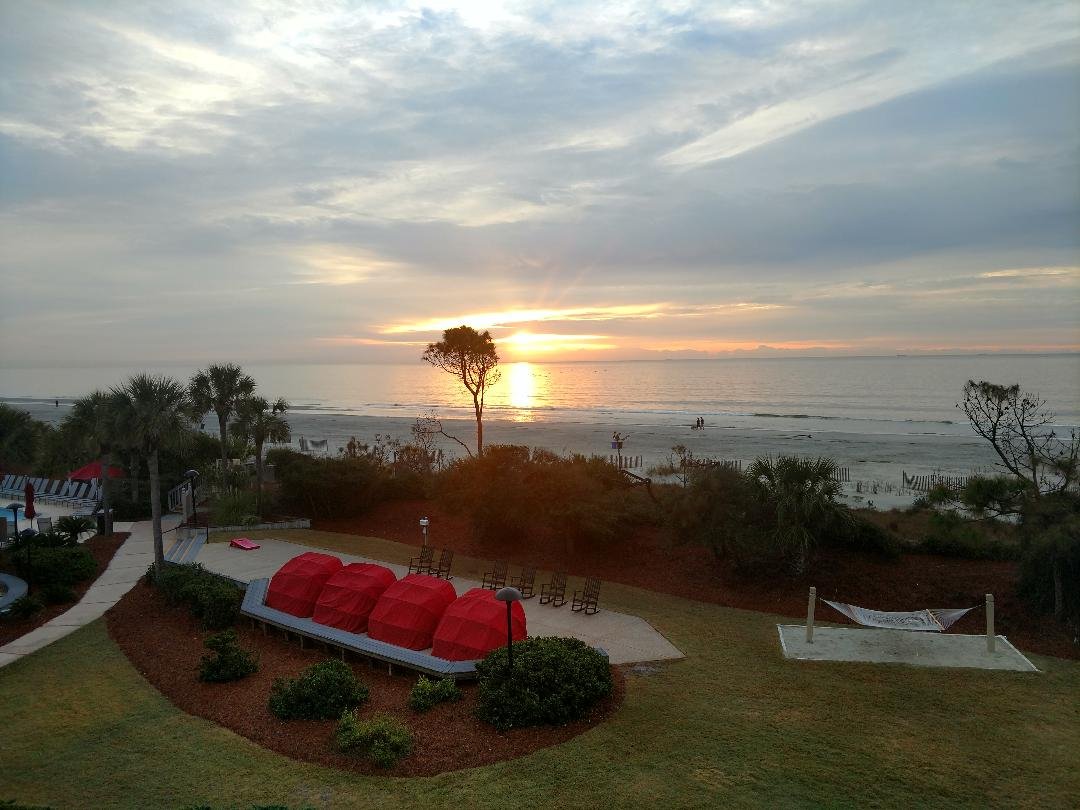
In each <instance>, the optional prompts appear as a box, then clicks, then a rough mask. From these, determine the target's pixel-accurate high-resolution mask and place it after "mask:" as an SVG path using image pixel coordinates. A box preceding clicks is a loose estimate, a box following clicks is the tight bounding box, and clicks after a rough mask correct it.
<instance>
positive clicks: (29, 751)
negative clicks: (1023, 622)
mask: <svg viewBox="0 0 1080 810" xmlns="http://www.w3.org/2000/svg"><path fill="white" fill-rule="evenodd" d="M273 534H274V536H278V537H283V539H284V535H285V534H287V533H281V532H278V533H273ZM326 534H328V533H302V535H301V537H303V538H304V539H305V540H306V541H307V542H309V543H311V544H312V545H317V546H320V547H324V548H335V549H336V550H340V551H346V550H349V551H354V552H355V553H360V554H370V555H371V556H378V557H381V558H383V559H388V560H391V561H393V560H395V559H398V560H399V559H400V557H396V556H393V555H398V554H400V553H402V552H403V551H404V552H405V553H407V552H408V547H406V546H403V545H401V544H397V543H390V542H389V541H384V540H377V539H374V538H369V539H361V538H352V539H349V538H348V536H345V535H336V536H331V537H326V536H322V535H326ZM317 535H318V536H317ZM335 538H336V539H335ZM289 539H293V540H298V539H300V538H296V537H292V538H289ZM331 542H339V543H341V544H343V546H342V547H334V546H331V545H330V543H331ZM382 544H389V545H382ZM345 546H347V547H345ZM376 551H379V552H380V553H376ZM460 573H461V575H466V573H467V571H466V568H463V569H462V570H461V572H460ZM605 589H606V590H605V603H606V604H607V605H608V606H610V607H611V608H612V609H617V610H625V611H628V612H633V613H637V614H639V615H641V616H644V617H645V618H646V619H648V620H649V621H650V622H652V624H653V625H655V626H656V627H657V628H658V629H659V630H661V631H662V632H663V633H664V634H665V635H667V636H668V638H670V639H671V640H672V641H673V642H674V643H675V644H676V645H677V646H679V647H680V649H682V650H683V651H684V652H686V654H687V658H686V660H683V661H679V662H674V663H670V664H665V665H662V666H660V667H658V668H657V671H656V672H655V673H654V674H650V675H634V674H631V675H629V676H628V686H627V697H626V701H625V703H624V705H623V706H622V708H621V709H620V710H619V712H618V713H617V714H616V715H615V717H614V718H612V719H611V720H609V721H608V722H606V723H604V724H603V725H601V726H599V727H598V728H596V729H594V730H592V731H590V732H588V733H586V734H583V735H581V736H579V737H577V738H575V739H573V740H571V741H570V742H568V743H566V744H564V745H561V746H557V747H554V748H550V749H546V750H543V751H539V752H537V753H535V754H533V755H531V756H528V757H524V758H522V759H518V760H514V761H510V762H504V763H500V764H497V765H493V766H489V767H484V768H477V769H473V770H468V771H461V772H456V773H447V774H442V775H439V776H436V777H431V778H424V779H408V780H405V779H389V778H375V777H361V776H355V775H352V774H347V773H343V772H338V771H334V770H330V769H326V768H323V767H318V766H313V765H308V764H303V763H298V762H293V761H291V760H288V759H285V758H283V757H281V756H279V755H277V754H274V753H272V752H269V751H266V750H264V749H262V748H259V747H258V746H256V745H254V744H252V743H250V742H248V741H247V740H245V739H243V738H241V737H237V736H236V735H234V734H232V733H231V732H229V731H225V730H223V729H221V728H218V727H216V726H213V725H212V724H210V723H208V722H206V721H203V720H200V719H197V718H193V717H190V716H188V715H185V714H183V713H182V712H180V711H178V710H177V709H175V708H174V707H173V706H172V705H171V704H169V703H168V702H167V701H166V700H165V699H164V698H162V697H161V696H160V694H159V693H158V692H157V691H155V690H154V689H153V688H152V687H150V686H149V685H148V684H147V683H146V682H145V681H144V680H143V679H142V678H141V676H140V675H139V674H138V673H137V672H136V671H135V670H134V669H133V668H132V667H131V666H130V664H128V662H127V659H126V658H125V657H124V656H123V654H122V653H121V652H120V650H119V649H118V648H117V647H116V646H115V645H114V644H113V643H112V641H111V640H110V639H109V638H108V635H107V633H106V631H105V628H104V624H103V622H101V621H99V622H96V623H94V624H92V625H90V626H88V627H86V628H84V629H82V630H80V631H78V632H77V633H75V634H73V635H71V636H69V637H67V638H65V639H62V640H61V641H59V642H57V643H55V644H53V645H51V646H50V647H47V648H45V649H44V650H42V651H40V652H38V653H36V654H34V655H32V656H29V657H28V658H26V659H24V660H22V661H20V662H17V663H15V664H12V665H10V666H8V667H6V668H4V669H2V670H0V697H2V700H0V729H2V732H0V734H2V738H3V743H2V749H3V752H4V753H3V758H4V763H3V768H2V770H0V799H7V798H18V799H20V800H21V801H23V802H32V803H38V804H49V805H52V806H53V807H56V808H67V807H87V806H92V807H149V806H154V807H183V806H184V805H186V804H192V803H206V804H211V805H214V806H247V805H249V804H251V803H256V802H259V803H283V804H287V805H291V806H294V807H295V806H304V805H310V806H314V807H381V808H390V807H417V806H420V807H441V806H453V807H496V806H497V807H504V806H506V803H507V802H508V801H510V802H512V803H513V804H515V805H521V806H537V807H540V806H560V807H567V808H574V807H583V806H587V807H605V808H613V807H640V806H651V805H657V806H667V807H722V806H747V805H750V806H760V805H766V804H771V805H775V806H782V807H789V806H810V805H828V806H832V807H844V806H849V807H868V806H889V807H920V806H926V807H930V806H937V807H940V806H951V807H956V806H970V807H976V806H978V807H985V806H1010V807H1015V806H1039V807H1065V806H1072V805H1073V803H1074V802H1075V797H1076V796H1078V795H1080V769H1077V768H1076V761H1077V757H1078V756H1080V663H1077V662H1070V661H1062V660H1059V659H1053V658H1045V657H1039V656H1033V657H1032V660H1033V661H1034V662H1035V664H1036V666H1038V667H1039V668H1040V669H1042V670H1043V672H1042V673H1037V674H1028V673H1013V672H983V671H977V670H934V669H917V668H907V667H888V666H874V665H869V664H839V663H836V664H830V663H797V662H789V661H786V660H784V659H783V658H781V656H780V651H779V645H778V643H777V636H776V627H775V625H776V621H777V620H776V618H775V617H770V616H767V615H763V614H759V613H752V612H747V611H739V610H733V609H730V608H722V607H718V606H715V605H709V604H703V603H699V602H692V601H689V600H684V599H679V598H677V597H673V596H668V595H664V594H657V593H651V592H648V591H643V590H640V589H636V588H631V587H627V586H617V585H612V586H611V587H610V589H608V584H607V583H605ZM177 677H187V676H186V675H185V674H183V673H177ZM191 677H194V676H193V675H192V676H191Z"/></svg>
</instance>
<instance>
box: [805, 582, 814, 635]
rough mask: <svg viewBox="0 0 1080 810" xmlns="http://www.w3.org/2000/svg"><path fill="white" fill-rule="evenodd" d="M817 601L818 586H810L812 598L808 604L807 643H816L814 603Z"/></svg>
mask: <svg viewBox="0 0 1080 810" xmlns="http://www.w3.org/2000/svg"><path fill="white" fill-rule="evenodd" d="M816 602H817V588H816V587H814V586H813V585H811V586H810V599H809V600H808V601H807V604H806V643H807V644H813V643H814V605H815V603H816Z"/></svg>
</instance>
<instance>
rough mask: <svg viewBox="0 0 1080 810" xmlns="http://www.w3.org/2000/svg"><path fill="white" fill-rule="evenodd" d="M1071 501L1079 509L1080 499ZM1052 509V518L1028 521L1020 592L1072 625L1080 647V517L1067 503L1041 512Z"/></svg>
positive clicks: (1044, 610)
mask: <svg viewBox="0 0 1080 810" xmlns="http://www.w3.org/2000/svg"><path fill="white" fill-rule="evenodd" d="M1046 500H1049V499H1046ZM1062 500H1064V499H1062ZM1068 500H1072V504H1071V506H1072V509H1073V510H1077V509H1080V499H1076V498H1075V497H1074V498H1072V499H1068ZM1051 506H1052V507H1053V511H1054V512H1056V514H1054V515H1052V516H1050V515H1046V514H1043V515H1036V516H1032V517H1028V523H1029V526H1031V529H1030V536H1029V539H1028V542H1027V546H1026V548H1025V550H1024V555H1023V557H1022V558H1021V561H1020V582H1019V584H1018V586H1017V591H1018V593H1019V594H1020V595H1021V596H1022V597H1024V599H1026V600H1027V602H1028V603H1029V604H1030V605H1031V606H1032V607H1033V608H1035V609H1036V610H1038V611H1039V612H1042V613H1051V612H1052V613H1054V615H1055V616H1056V617H1057V618H1058V619H1060V620H1063V621H1065V622H1066V623H1067V624H1069V625H1070V626H1071V627H1072V631H1073V641H1074V643H1077V644H1080V513H1078V512H1077V511H1072V512H1071V514H1070V513H1069V504H1068V503H1058V504H1047V505H1046V506H1040V509H1041V510H1042V511H1044V512H1045V511H1048V509H1047V507H1051ZM1046 517H1052V519H1051V520H1046V519H1045V518H1046ZM1033 518H1034V519H1033ZM1025 529H1028V526H1025Z"/></svg>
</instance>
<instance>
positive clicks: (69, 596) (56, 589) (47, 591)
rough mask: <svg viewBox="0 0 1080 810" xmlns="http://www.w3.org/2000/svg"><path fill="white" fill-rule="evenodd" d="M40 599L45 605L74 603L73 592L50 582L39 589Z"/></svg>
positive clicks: (66, 586)
mask: <svg viewBox="0 0 1080 810" xmlns="http://www.w3.org/2000/svg"><path fill="white" fill-rule="evenodd" d="M41 598H42V600H43V601H44V602H45V604H46V605H65V604H67V603H68V602H74V601H75V591H73V590H72V589H71V587H70V586H68V585H60V584H58V583H56V582H52V583H50V584H48V585H46V586H45V587H43V588H42V589H41Z"/></svg>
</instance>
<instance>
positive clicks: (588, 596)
mask: <svg viewBox="0 0 1080 810" xmlns="http://www.w3.org/2000/svg"><path fill="white" fill-rule="evenodd" d="M599 601H600V580H599V579H597V578H596V577H589V578H587V579H586V580H585V590H583V591H574V601H573V603H572V604H571V605H570V609H571V610H572V611H574V612H575V613H581V612H584V613H585V615H586V616H591V615H592V614H594V613H596V611H598V610H599V609H600V608H598V607H597V606H596V604H597V602H599Z"/></svg>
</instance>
